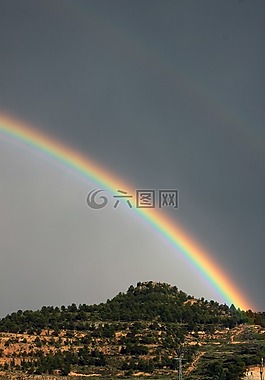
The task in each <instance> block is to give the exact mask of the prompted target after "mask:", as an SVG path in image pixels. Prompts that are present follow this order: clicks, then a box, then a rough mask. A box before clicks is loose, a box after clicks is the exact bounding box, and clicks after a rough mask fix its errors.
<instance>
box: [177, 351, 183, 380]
mask: <svg viewBox="0 0 265 380" xmlns="http://www.w3.org/2000/svg"><path fill="white" fill-rule="evenodd" d="M177 354H178V357H177V358H176V359H177V360H178V362H179V370H178V380H182V360H185V359H183V354H184V347H181V348H180V349H178V350H177Z"/></svg>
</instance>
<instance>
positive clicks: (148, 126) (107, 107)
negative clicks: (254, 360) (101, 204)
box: [0, 0, 265, 316]
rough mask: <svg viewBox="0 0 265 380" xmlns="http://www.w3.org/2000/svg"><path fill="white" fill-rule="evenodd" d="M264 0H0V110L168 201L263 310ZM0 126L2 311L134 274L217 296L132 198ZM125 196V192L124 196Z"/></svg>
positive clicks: (96, 296)
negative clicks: (94, 198) (171, 198)
mask: <svg viewBox="0 0 265 380" xmlns="http://www.w3.org/2000/svg"><path fill="white" fill-rule="evenodd" d="M264 13H265V3H264V1H262V0H260V1H258V0H251V1H250V0H248V1H247V0H245V1H243V0H242V1H233V0H229V1H223V0H222V1H213V0H209V1H206V0H200V1H198V0H193V1H192V0H190V1H186V0H182V1H180V0H174V1H171V0H166V1H165V0H161V1H156V0H145V1H142V0H141V1H140V0H131V1H128V0H126V1H124V0H122V1H118V0H112V1H110V0H100V1H95V0H94V1H91V0H72V1H70V0H61V1H58V0H57V1H56V0H55V1H54V0H53V1H50V0H45V1H44V0H39V1H35V0H23V1H21V0H0V111H4V112H6V113H8V114H9V115H11V116H13V117H15V118H17V119H19V120H23V121H25V122H28V123H30V124H31V125H33V126H34V127H35V128H36V129H39V130H41V131H43V132H45V133H47V134H48V135H49V136H51V137H53V138H55V139H57V140H59V141H60V142H62V143H64V144H67V145H68V146H70V147H71V148H72V149H75V150H77V151H80V152H82V153H83V154H85V155H87V156H88V157H91V158H93V159H94V160H96V161H97V162H98V163H99V164H100V165H102V166H103V167H104V168H106V169H107V170H109V171H110V172H114V173H116V174H117V175H118V176H119V177H121V178H123V179H124V181H125V182H126V181H129V182H130V183H131V184H133V185H134V186H135V189H143V188H147V189H155V190H158V189H163V188H170V189H178V190H179V194H180V207H179V209H177V210H176V209H174V210H170V211H169V212H170V215H171V217H172V218H173V220H176V221H177V222H178V223H180V224H181V225H182V226H183V228H184V229H185V230H186V231H187V233H189V234H190V235H191V236H192V237H193V238H195V239H197V240H198V241H199V242H200V243H201V244H202V245H203V246H204V247H205V248H206V249H207V250H208V251H209V252H210V253H211V257H212V259H213V260H214V261H216V262H218V263H219V264H220V265H221V267H222V268H223V270H224V272H226V273H227V274H228V276H229V277H230V278H231V279H232V281H234V283H235V284H236V285H237V287H238V288H239V289H241V290H242V292H243V293H244V294H245V297H246V298H248V299H250V300H251V302H252V304H253V305H254V306H255V308H256V309H258V310H265V299H264V294H263V293H264V285H265V284H264V268H265V257H264V247H265V234H264V215H265V202H264V194H265V181H264V167H265V129H264V116H265V105H264V99H265V96H264V88H265V76H264V67H265V53H264V41H265V23H264ZM94 188H96V185H95V183H93V182H91V181H89V180H84V179H82V178H81V177H80V176H78V175H77V173H73V172H71V171H69V170H67V169H66V168H64V167H63V166H62V165H60V164H58V163H55V162H54V161H53V160H52V159H51V158H48V157H43V155H40V154H38V153H36V152H34V151H33V150H29V149H28V148H26V147H25V146H23V144H21V143H18V142H15V141H9V140H7V139H6V138H4V137H3V136H2V135H0V215H1V216H0V225H1V228H0V255H1V256H0V260H1V265H0V315H1V316H3V315H5V314H6V313H9V312H12V311H15V310H18V309H26V308H30V309H36V308H38V307H41V306H42V305H58V306H60V305H63V304H66V305H67V304H70V303H72V302H75V303H77V304H79V303H88V304H90V303H97V302H102V301H105V300H106V299H107V298H112V297H113V296H114V295H115V294H116V293H117V292H119V291H126V289H127V288H128V286H129V285H130V284H136V282H138V281H145V280H154V281H166V282H169V283H171V284H173V285H177V286H178V287H179V288H180V289H182V290H184V291H186V292H187V293H189V294H193V295H195V296H197V297H205V298H209V299H212V298H213V299H216V300H218V301H222V298H221V296H220V294H218V293H216V292H215V291H214V290H213V289H212V288H211V286H210V285H209V284H208V283H207V282H205V281H203V280H202V278H201V277H200V275H199V274H198V273H197V272H196V271H194V269H192V268H191V267H190V266H188V265H186V263H185V262H184V261H183V260H182V258H181V254H180V253H178V252H176V250H174V249H172V248H170V247H169V246H168V245H167V244H165V242H164V240H163V239H162V238H161V237H160V236H159V235H158V234H157V233H155V232H154V230H152V229H151V228H150V227H149V226H148V225H146V224H144V223H138V222H137V221H136V220H135V218H134V217H133V216H132V213H133V212H134V211H133V210H129V209H126V208H125V206H124V207H121V208H117V209H116V210H114V209H113V208H110V207H109V208H105V209H102V210H98V211H97V210H92V209H89V207H88V206H87V205H86V196H87V193H88V192H89V191H90V190H92V189H94ZM117 190H118V189H117Z"/></svg>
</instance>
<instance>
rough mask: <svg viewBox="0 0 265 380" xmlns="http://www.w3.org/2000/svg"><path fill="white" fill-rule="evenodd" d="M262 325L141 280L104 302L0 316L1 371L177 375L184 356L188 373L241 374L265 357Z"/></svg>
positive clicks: (245, 314)
mask: <svg viewBox="0 0 265 380" xmlns="http://www.w3.org/2000/svg"><path fill="white" fill-rule="evenodd" d="M264 326H265V314H264V313H253V312H252V311H250V310H248V311H241V310H238V309H236V308H235V307H234V306H233V305H231V306H230V307H229V306H227V305H220V304H218V303H217V302H214V301H207V300H204V299H203V298H201V299H195V298H194V297H192V296H189V295H187V294H186V293H184V292H183V291H181V290H179V289H178V288H177V287H175V286H171V285H168V284H164V283H155V282H143V283H138V284H137V286H136V287H134V286H130V287H129V289H128V290H127V292H126V293H119V294H118V295H117V296H115V297H114V298H113V299H112V300H107V302H106V303H101V304H99V305H85V304H83V305H79V306H77V305H75V304H72V305H70V306H67V307H66V306H61V307H60V308H59V307H53V306H43V307H42V308H41V309H40V310H37V311H31V310H26V311H21V310H19V311H18V312H17V313H12V314H11V315H7V316H6V317H5V318H3V319H1V320H0V366H1V367H0V371H2V372H0V376H1V373H2V376H3V377H2V378H3V379H4V378H5V379H8V378H11V377H12V376H13V378H19V376H20V378H23V376H24V378H30V376H35V377H36V376H37V375H43V374H47V376H48V375H52V376H53V378H54V376H56V374H57V375H58V376H60V377H61V378H62V377H63V376H67V375H68V376H67V378H75V379H77V378H78V377H79V378H84V377H85V376H86V377H87V376H92V377H99V376H101V377H103V378H105V377H108V378H110V377H130V376H140V375H141V376H151V377H152V378H155V377H159V378H161V377H176V376H177V368H178V361H177V356H180V355H181V356H182V355H183V373H184V378H185V379H213V378H216V379H227V380H229V379H231V380H232V379H235V380H236V379H240V378H241V377H242V376H243V374H244V372H245V370H246V369H247V368H248V367H249V366H250V365H257V364H258V363H259V361H260V358H261V357H262V356H263V355H265V329H264ZM216 374H218V376H219V377H213V376H217V375H216ZM14 376H15V377H14ZM16 376H17V377H16ZM25 376H26V377H25ZM0 378H1V377H0Z"/></svg>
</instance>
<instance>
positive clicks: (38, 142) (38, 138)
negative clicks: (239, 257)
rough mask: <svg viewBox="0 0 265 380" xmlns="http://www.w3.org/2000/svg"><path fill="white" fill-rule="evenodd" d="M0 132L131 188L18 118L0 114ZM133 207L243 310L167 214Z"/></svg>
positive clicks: (95, 177) (240, 299)
mask: <svg viewBox="0 0 265 380" xmlns="http://www.w3.org/2000/svg"><path fill="white" fill-rule="evenodd" d="M0 132H1V133H2V134H4V135H7V136H9V137H11V138H13V139H16V140H19V141H21V142H23V143H25V144H26V145H28V146H32V147H34V148H36V149H37V150H38V151H41V152H44V153H45V154H47V155H49V156H50V157H52V158H54V159H55V160H58V161H60V162H61V163H63V164H64V165H66V166H67V167H70V168H72V169H74V170H75V171H77V172H79V173H81V174H82V175H84V176H86V177H87V178H89V179H90V180H92V181H94V182H95V183H97V184H99V185H102V186H104V188H105V189H108V190H110V191H111V192H116V191H117V189H123V190H125V191H127V192H128V193H132V192H133V190H132V187H130V186H128V184H125V183H124V182H123V181H122V180H121V179H119V178H117V177H116V176H115V175H113V174H112V173H108V172H107V171H106V170H104V169H103V168H102V167H100V166H98V165H97V164H96V163H94V162H93V161H92V160H91V159H88V158H87V157H85V156H83V155H81V154H79V153H78V152H76V151H73V150H71V149H70V148H68V147H66V146H65V145H63V144H61V143H59V142H56V141H55V140H54V139H51V138H49V137H48V136H46V135H44V134H42V133H40V132H38V131H36V130H35V129H34V128H32V127H30V126H28V125H26V124H24V123H23V122H21V121H16V120H14V119H13V118H10V117H9V116H6V115H4V114H0ZM135 210H136V211H135V212H137V213H138V214H139V215H140V217H141V218H142V219H144V220H145V221H147V222H148V223H149V224H150V225H151V226H152V227H153V228H154V229H155V230H156V231H158V232H159V233H160V234H162V235H163V236H164V237H165V238H166V239H167V241H168V242H170V243H171V245H173V246H174V248H175V249H176V250H177V251H178V252H181V254H182V255H183V257H184V258H185V259H187V260H188V261H189V262H190V263H191V264H192V265H193V267H195V268H196V270H197V271H198V272H199V273H200V274H201V275H203V277H204V278H205V279H206V280H207V282H208V283H209V285H210V286H211V287H212V288H214V289H216V290H217V291H218V293H219V294H220V295H221V296H222V298H223V299H224V301H225V302H226V303H227V304H230V303H233V304H234V305H235V306H237V307H240V308H241V309H243V310H247V309H249V308H250V306H251V305H250V302H249V301H248V300H247V299H246V298H245V296H244V295H243V294H242V293H241V292H240V291H239V290H238V289H237V288H236V287H235V285H234V284H232V282H231V280H230V279H229V278H227V277H226V275H225V274H224V273H223V271H222V270H221V269H220V268H219V267H218V265H217V264H215V263H214V262H213V261H212V260H211V259H210V255H209V254H208V253H207V252H206V251H205V250H203V249H202V248H201V247H200V246H199V244H198V243H197V242H195V241H194V240H193V239H192V238H191V237H190V236H188V234H187V233H186V232H184V231H183V229H182V228H181V227H180V226H178V225H177V223H176V222H175V221H174V222H173V221H172V220H170V218H169V217H168V216H166V215H162V214H161V213H160V212H158V211H157V210H155V209H139V208H138V209H135Z"/></svg>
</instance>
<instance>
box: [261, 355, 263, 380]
mask: <svg viewBox="0 0 265 380" xmlns="http://www.w3.org/2000/svg"><path fill="white" fill-rule="evenodd" d="M260 380H263V358H261V361H260Z"/></svg>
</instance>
